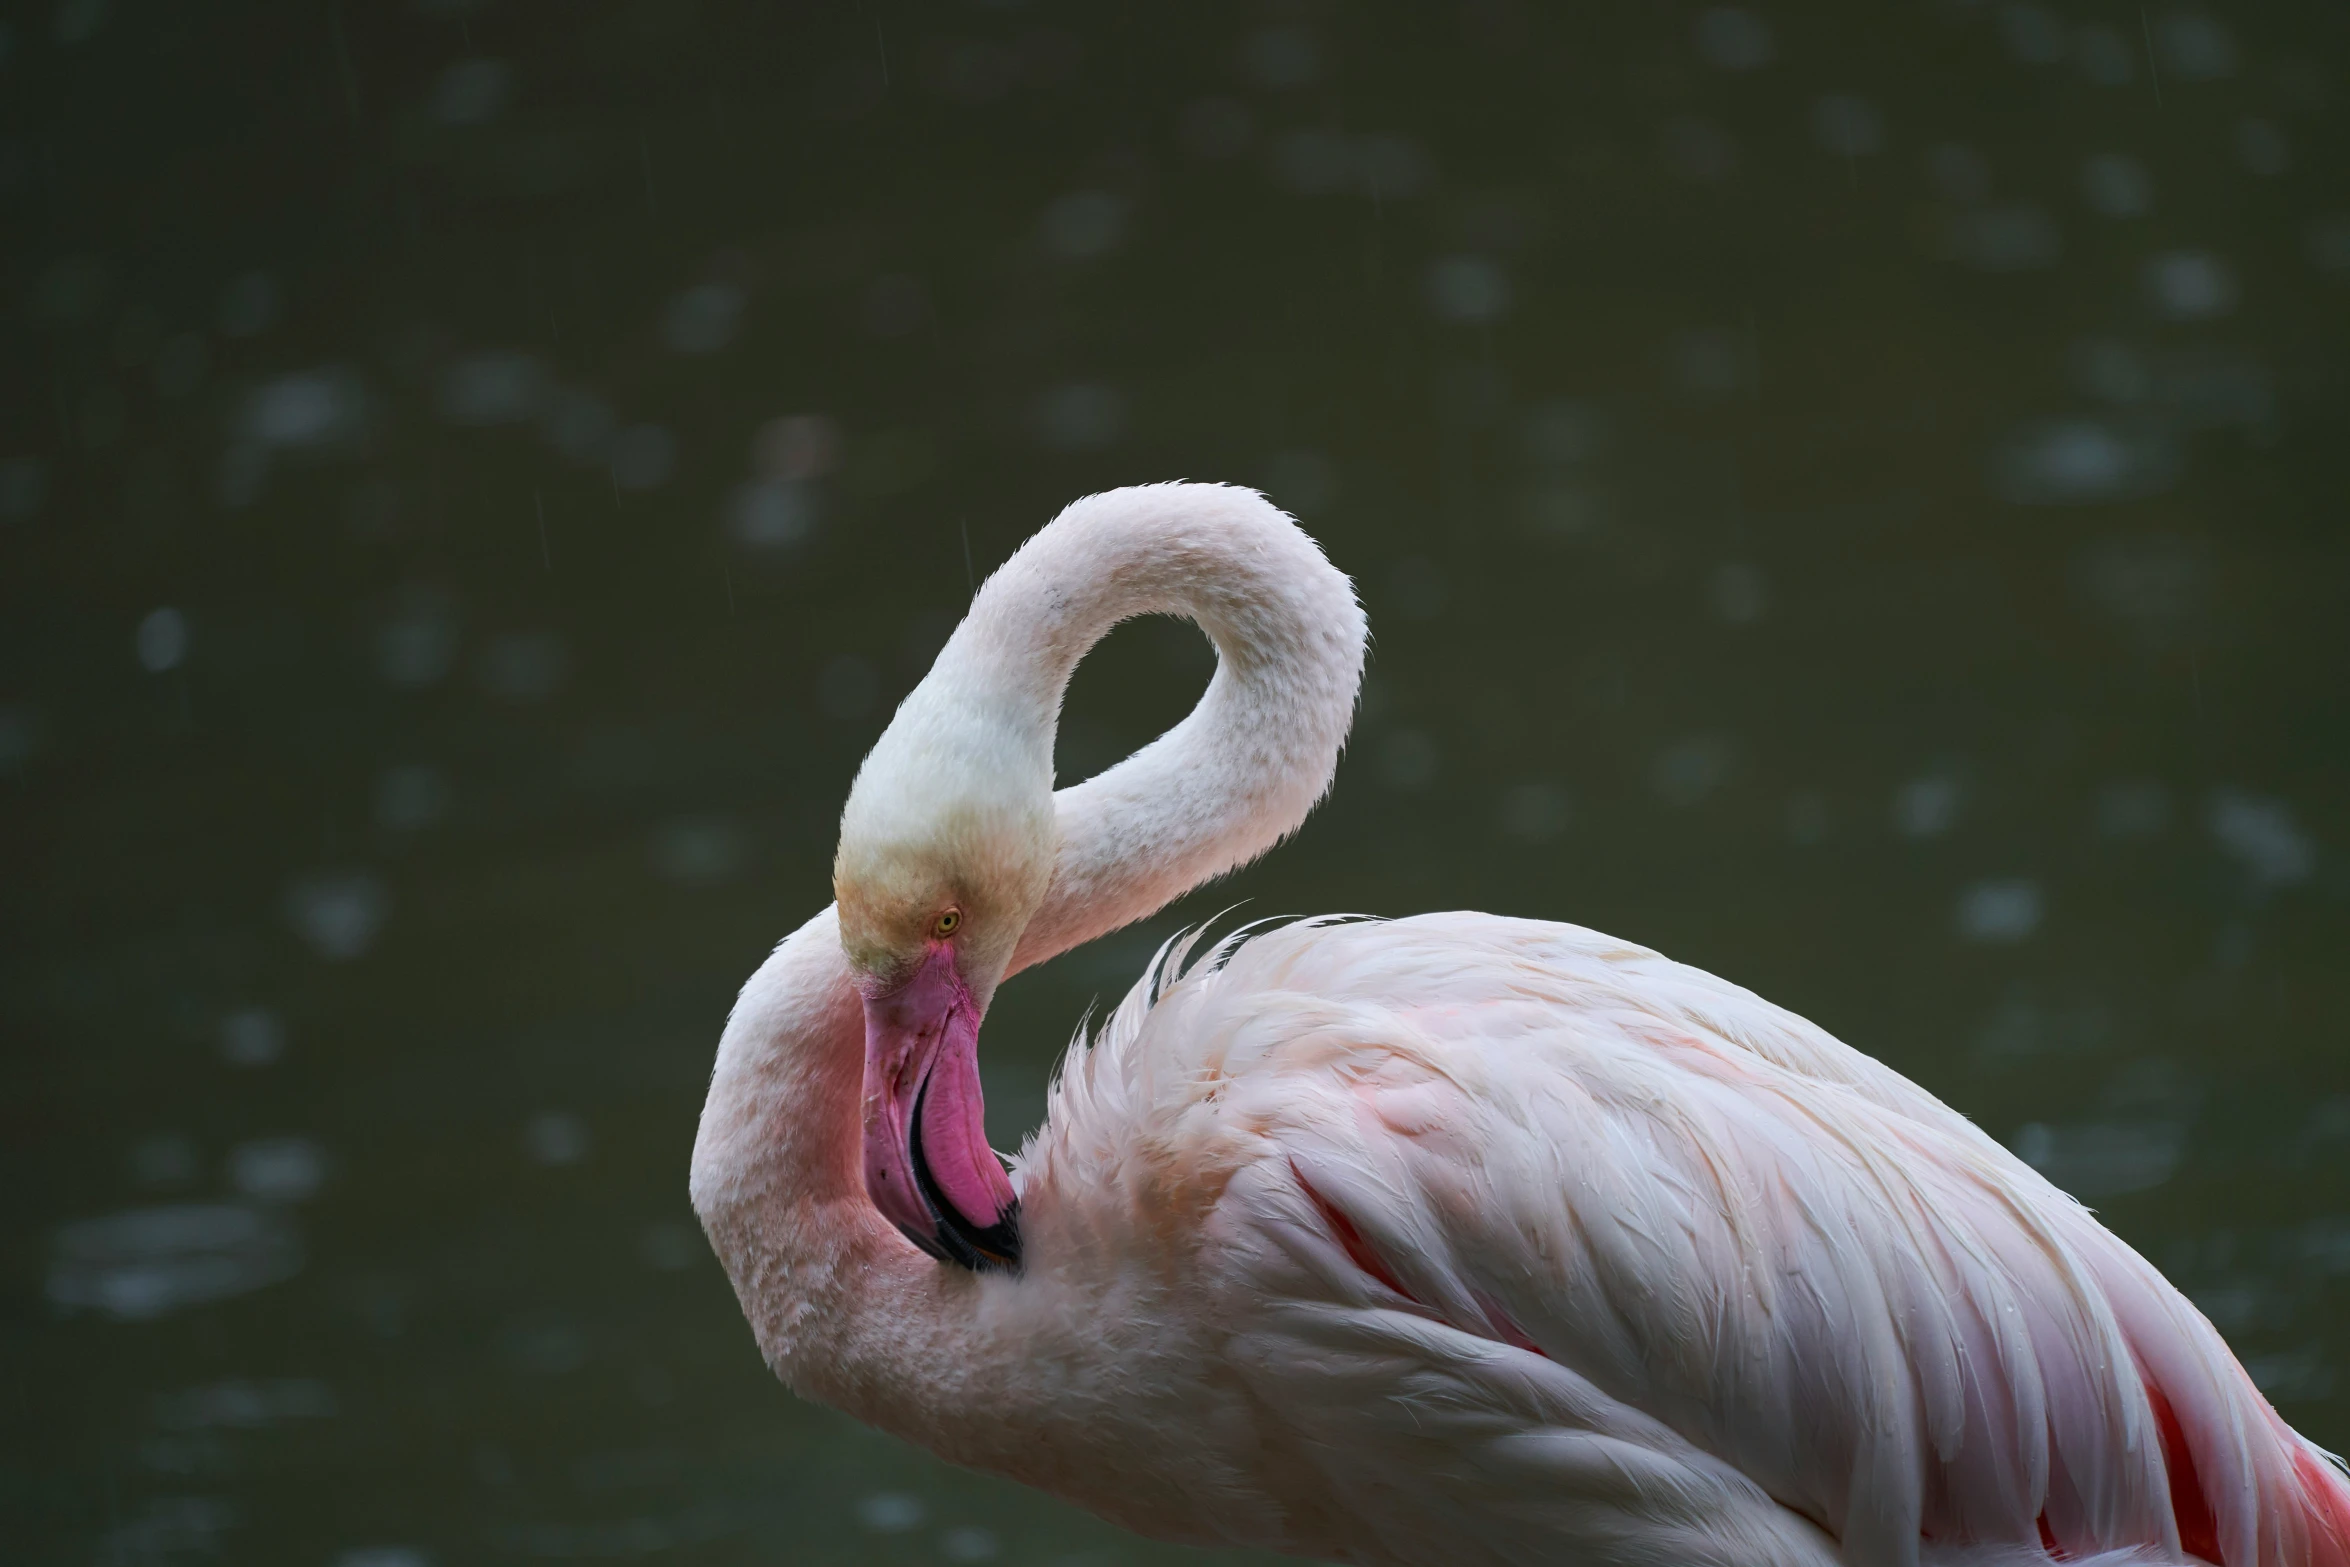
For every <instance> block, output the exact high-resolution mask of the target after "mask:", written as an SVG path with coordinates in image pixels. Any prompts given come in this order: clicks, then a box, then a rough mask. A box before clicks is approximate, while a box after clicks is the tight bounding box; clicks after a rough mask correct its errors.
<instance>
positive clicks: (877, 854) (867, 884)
mask: <svg viewBox="0 0 2350 1567" xmlns="http://www.w3.org/2000/svg"><path fill="white" fill-rule="evenodd" d="M948 662H949V661H948V660H946V659H943V658H942V659H941V660H940V665H939V668H937V669H934V670H933V671H932V672H931V675H930V676H929V678H927V679H925V680H924V681H923V682H922V684H921V685H919V686H917V687H915V689H914V691H913V692H912V694H910V695H909V696H908V697H907V698H906V700H905V701H904V702H903V703H902V704H900V706H899V708H898V711H897V716H896V717H894V718H893V719H891V720H890V725H889V728H888V729H887V730H885V731H884V732H883V734H882V736H881V739H880V741H879V742H878V743H876V744H875V746H874V747H873V750H872V752H871V753H870V754H869V755H867V757H866V758H865V763H864V765H863V766H862V767H860V768H859V769H858V770H857V781H856V783H855V784H854V785H853V786H852V787H851V788H850V790H849V800H848V805H847V807H846V808H845V809H844V810H843V811H842V812H841V824H840V849H839V851H838V853H837V854H836V855H835V856H834V858H833V867H832V888H833V896H834V898H835V899H836V900H837V901H838V902H839V905H840V931H841V945H842V947H843V948H844V949H845V950H846V951H847V953H848V956H849V962H850V963H851V964H852V965H853V966H854V967H855V968H856V969H857V970H858V972H859V973H860V975H861V976H863V977H864V978H866V979H867V980H869V981H871V982H873V983H875V984H877V985H882V986H887V985H889V984H892V983H894V982H895V981H896V980H897V979H898V978H899V977H900V976H902V975H903V974H904V973H905V972H906V971H907V970H908V969H909V968H910V967H911V966H912V965H913V963H914V962H916V961H917V960H918V959H919V958H920V957H921V956H922V953H923V951H924V944H925V942H926V941H927V939H928V938H929V936H930V934H931V933H932V931H933V930H934V929H935V927H936V922H937V920H938V917H939V915H940V914H941V913H943V912H944V911H946V910H947V909H950V908H952V909H956V910H959V911H960V913H961V917H962V924H961V926H960V928H959V929H958V931H957V934H956V945H957V947H958V948H959V950H960V951H961V953H962V955H963V958H962V964H961V966H962V969H963V977H964V979H965V981H966V982H967V983H969V984H970V986H971V988H972V991H973V993H974V994H975V995H977V996H978V997H979V999H980V1000H981V1002H982V1003H983V1004H984V1003H985V1001H986V1000H987V998H988V996H989V994H990V993H991V992H992V991H993V990H994V988H995V985H996V982H997V981H998V980H999V979H1000V978H1001V977H1002V974H1003V971H1004V969H1005V967H1006V966H1007V965H1008V964H1009V963H1010V962H1011V957H1012V951H1013V949H1014V948H1015V947H1016V946H1017V945H1018V944H1019V940H1020V932H1021V931H1022V930H1023V929H1025V928H1026V926H1027V924H1028V921H1029V918H1030V917H1031V916H1032V915H1033V914H1034V913H1035V912H1036V909H1037V906H1038V905H1039V904H1040V903H1042V902H1043V901H1044V895H1045V889H1046V888H1047V887H1048V886H1049V885H1050V883H1051V881H1052V873H1053V859H1054V854H1055V851H1056V849H1057V848H1058V835H1057V832H1056V830H1055V827H1054V820H1053V780H1052V760H1051V755H1050V753H1049V751H1047V752H1046V753H1045V754H1044V755H1042V756H1039V755H1037V754H1036V752H1037V747H1036V746H1035V744H1034V742H1033V740H1032V738H1031V737H1030V736H1028V735H1026V734H1024V733H1023V732H1022V729H1021V726H1020V725H1018V724H1017V723H1013V722H1008V721H1006V716H1005V715H1003V714H1001V713H1000V712H998V711H996V710H994V709H993V708H992V707H991V706H990V705H989V704H986V703H981V702H971V701H966V700H963V699H962V697H961V693H959V692H958V691H957V690H956V689H955V686H954V682H953V681H952V679H951V677H949V676H948V675H946V674H943V673H942V671H943V670H945V669H946V668H947V666H948ZM1048 744H1049V742H1048Z"/></svg>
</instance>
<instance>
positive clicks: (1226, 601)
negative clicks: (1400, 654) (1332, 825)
mask: <svg viewBox="0 0 2350 1567" xmlns="http://www.w3.org/2000/svg"><path fill="white" fill-rule="evenodd" d="M1138 615H1181V616H1184V617H1186V618H1187V619H1190V620H1192V621H1194V622H1196V623H1197V624H1198V625H1199V627H1200V629H1201V630H1202V631H1204V632H1206V633H1207V635H1208V637H1209V639H1210V640H1211V641H1212V642H1213V643H1214V644H1215V647H1216V673H1215V676H1214V678H1213V679H1212V680H1210V681H1209V683H1208V689H1207V691H1206V693H1205V694H1204V695H1203V696H1202V697H1201V698H1200V701H1199V704H1198V705H1197V706H1196V707H1194V708H1193V709H1192V711H1191V712H1190V714H1189V715H1188V716H1186V717H1185V718H1184V719H1183V721H1182V722H1180V723H1178V724H1177V725H1175V727H1174V728H1172V729H1170V730H1168V731H1167V732H1166V733H1165V734H1163V735H1161V736H1159V738H1158V739H1156V740H1154V741H1152V742H1151V743H1150V744H1149V745H1147V746H1144V747H1143V748H1142V749H1141V750H1139V751H1137V752H1135V753H1134V755H1132V756H1130V757H1128V758H1127V759H1126V760H1125V761H1123V762H1121V763H1119V764H1118V765H1117V766H1115V767H1112V768H1110V769H1109V770H1108V771H1106V772H1104V773H1101V774H1099V775H1097V776H1095V777H1093V778H1090V779H1088V780H1086V781H1085V782H1083V783H1081V784H1077V785H1075V786H1073V787H1070V788H1066V789H1062V790H1059V791H1058V792H1056V793H1055V794H1054V796H1053V806H1054V817H1055V825H1056V828H1057V831H1058V835H1059V840H1060V842H1059V848H1058V852H1057V854H1056V858H1055V861H1054V867H1053V876H1052V881H1051V884H1050V886H1049V888H1048V890H1047V892H1046V894H1045V898H1044V901H1043V903H1042V905H1041V906H1040V907H1039V909H1038V910H1037V912H1036V914H1035V915H1034V916H1033V917H1032V918H1031V919H1030V921H1029V924H1028V926H1027V929H1026V930H1025V931H1024V932H1023V934H1022V936H1021V940H1020V944H1019V947H1018V949H1017V951H1016V953H1015V954H1014V956H1013V959H1012V963H1011V968H1012V970H1013V971H1017V970H1019V969H1022V968H1026V967H1028V966H1030V965H1032V964H1036V963H1041V962H1043V961H1044V960H1045V959H1047V958H1050V957H1053V956H1055V955H1056V954H1058V953H1062V952H1066V951H1068V950H1069V949H1071V948H1073V947H1077V946H1082V945H1083V944H1084V943H1086V942H1088V941H1091V940H1093V939H1094V938H1095V937H1096V936H1101V935H1104V934H1107V933H1108V932H1110V931H1113V930H1116V929H1118V928H1119V927H1120V926H1122V925H1126V924H1130V923H1131V922H1133V921H1135V920H1138V919H1141V918H1143V917H1145V916H1146V915H1149V914H1152V913H1155V912H1157V911H1158V910H1159V909H1161V908H1163V907H1165V906H1166V905H1167V904H1168V903H1169V902H1171V901H1173V900H1174V899H1175V898H1177V897H1179V896H1181V895H1182V894H1183V893H1185V892H1188V891H1190V890H1191V889H1192V888H1193V887H1196V886H1198V885H1199V884H1200V883H1202V882H1205V881H1208V880H1210V879H1212V878H1214V877H1217V876H1220V875H1222V874H1224V873H1225V872H1226V871H1229V870H1231V869H1233V868H1234V867H1235V866H1239V865H1242V864H1245V863H1247V862H1248V861H1250V860H1252V859H1254V858H1256V857H1257V856H1258V855H1260V854H1262V853H1264V852H1265V851H1266V850H1267V849H1269V848H1271V847H1272V846H1273V845H1274V844H1276V843H1278V842H1279V841H1280V840H1281V839H1282V838H1283V837H1285V836H1287V835H1288V834H1289V833H1290V832H1292V831H1294V830H1296V828H1297V827H1298V826H1299V824H1300V823H1302V822H1303V821H1304V820H1305V818H1306V816H1307V814H1308V813H1309V812H1310V811H1312V809H1313V808H1314V805H1315V802H1317V801H1318V800H1320V799H1321V797H1322V795H1323V793H1324V792H1325V791H1326V790H1327V789H1328V788H1329V786H1330V778H1331V774H1332V772H1333V771H1334V770H1335V769H1336V767H1337V763H1338V752H1339V748H1340V747H1341V746H1342V745H1343V744H1344V743H1345V740H1346V733H1347V729H1348V727H1349V726H1350V724H1351V723H1352V722H1353V718H1354V703H1355V694H1356V692H1357V690H1358V689H1359V687H1360V686H1361V684H1362V673H1363V639H1364V624H1363V614H1362V610H1361V608H1360V607H1359V606H1358V605H1357V604H1356V602H1355V597H1354V590H1353V588H1352V586H1351V585H1350V584H1349V583H1348V582H1347V580H1346V578H1345V577H1344V576H1343V575H1341V574H1340V573H1339V572H1338V571H1337V569H1336V568H1334V567H1333V566H1331V564H1330V563H1329V561H1328V560H1327V559H1325V558H1324V557H1323V555H1322V552H1321V550H1320V548H1318V547H1317V546H1316V545H1315V543H1314V541H1313V540H1312V539H1310V538H1308V537H1307V536H1306V535H1305V534H1304V533H1303V532H1301V531H1300V530H1299V529H1298V527H1297V525H1296V524H1295V523H1293V522H1291V521H1290V520H1289V519H1288V518H1287V517H1286V516H1284V515H1283V514H1282V513H1281V512H1280V511H1279V510H1278V509H1276V508H1275V507H1274V506H1272V505H1271V504H1270V503H1268V502H1267V501H1266V500H1264V499H1263V497H1261V496H1259V495H1257V494H1256V493H1255V492H1253V491H1249V490H1242V489H1234V488H1229V487H1227V486H1223V485H1205V484H1154V485H1142V486H1137V487H1134V488H1131V489H1124V490H1114V491H1111V492H1109V493H1107V494H1103V495H1095V496H1089V497H1087V498H1086V499H1084V500H1081V501H1078V502H1077V503H1076V504H1074V505H1072V506H1070V507H1069V508H1068V509H1067V510H1065V511H1063V512H1062V513H1061V515H1060V516H1059V517H1057V518H1056V519H1054V521H1053V522H1052V524H1051V525H1050V526H1048V527H1046V528H1045V529H1043V530H1042V531H1041V532H1039V533H1038V534H1037V535H1036V536H1035V537H1034V538H1032V539H1030V540H1029V541H1028V543H1027V544H1026V545H1024V546H1022V547H1021V549H1020V550H1019V551H1018V552H1017V553H1016V554H1014V555H1013V556H1012V558H1011V559H1010V560H1009V561H1007V562H1005V563H1004V565H1003V567H1002V568H1001V569H1000V570H998V571H997V572H996V573H995V575H993V576H992V577H990V578H989V579H988V581H987V585H986V586H985V587H983V588H982V589H981V590H980V593H979V597H978V599H977V600H976V601H975V602H974V603H973V605H972V608H971V613H970V615H969V616H968V617H967V618H966V619H965V620H964V622H963V624H962V626H961V627H960V628H958V630H957V631H956V633H955V636H954V637H953V638H952V639H951V640H950V641H949V642H948V644H947V647H946V649H945V651H944V652H942V653H941V655H940V657H939V666H938V669H937V670H936V671H934V674H933V678H934V679H936V678H939V677H940V676H945V677H947V679H948V680H949V681H950V682H951V685H952V688H953V689H955V690H957V691H958V692H960V693H963V694H964V695H965V696H966V698H969V699H982V698H984V699H989V700H992V701H993V702H995V703H999V704H1001V705H1000V707H999V708H998V712H999V713H1000V714H1001V718H1002V721H1003V722H1005V723H1008V724H1011V725H1016V726H1018V727H1019V729H1020V730H1021V732H1022V733H1023V735H1024V736H1025V737H1026V739H1027V742H1028V744H1029V745H1030V746H1032V747H1033V748H1035V750H1036V751H1037V752H1039V753H1041V755H1043V756H1044V757H1045V758H1047V759H1049V758H1050V756H1051V754H1052V743H1053V737H1054V732H1055V730H1056V728H1057V727H1058V724H1059V720H1060V709H1061V699H1062V696H1063V695H1064V693H1065V692H1066V691H1067V690H1068V685H1069V677H1070V675H1071V674H1072V673H1073V672H1074V671H1075V669H1076V667H1077V663H1078V660H1079V659H1081V658H1083V657H1084V656H1085V654H1086V653H1087V652H1088V651H1089V650H1090V649H1091V648H1092V647H1093V645H1094V644H1095V643H1097V642H1099V641H1100V640H1101V639H1102V638H1103V637H1104V636H1105V635H1107V634H1108V633H1109V631H1110V629H1111V628H1112V627H1113V626H1116V625H1117V624H1118V623H1119V622H1121V621H1124V620H1130V619H1133V618H1134V617H1136V616H1138ZM926 684H927V682H926ZM1048 765H1049V760H1048Z"/></svg>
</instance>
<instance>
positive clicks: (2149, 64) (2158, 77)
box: [2138, 6, 2162, 109]
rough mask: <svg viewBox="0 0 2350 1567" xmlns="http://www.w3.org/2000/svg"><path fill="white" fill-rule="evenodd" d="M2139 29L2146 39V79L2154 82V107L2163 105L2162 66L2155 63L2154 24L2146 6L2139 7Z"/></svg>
mask: <svg viewBox="0 0 2350 1567" xmlns="http://www.w3.org/2000/svg"><path fill="white" fill-rule="evenodd" d="M2138 31H2139V33H2140V34H2142V35H2143V36H2144V37H2145V39H2146V79H2147V80H2148V81H2150V82H2152V83H2153V84H2154V107H2156V108H2157V109H2159V108H2161V107H2162V67H2161V66H2159V65H2156V64H2155V63H2154V24H2153V23H2152V22H2149V21H2148V20H2146V8H2145V7H2144V6H2140V7H2138Z"/></svg>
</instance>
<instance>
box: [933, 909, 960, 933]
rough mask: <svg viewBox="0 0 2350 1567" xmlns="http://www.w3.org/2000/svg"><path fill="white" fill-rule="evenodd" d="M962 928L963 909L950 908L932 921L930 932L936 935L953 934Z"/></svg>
mask: <svg viewBox="0 0 2350 1567" xmlns="http://www.w3.org/2000/svg"><path fill="white" fill-rule="evenodd" d="M962 928H963V911H962V910H961V909H949V910H947V911H946V912H945V913H944V914H941V915H940V916H939V917H938V918H937V919H936V920H935V921H933V922H932V923H931V927H930V933H931V934H932V935H934V936H952V935H953V934H954V933H955V932H956V931H958V930H961V929H962Z"/></svg>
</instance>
